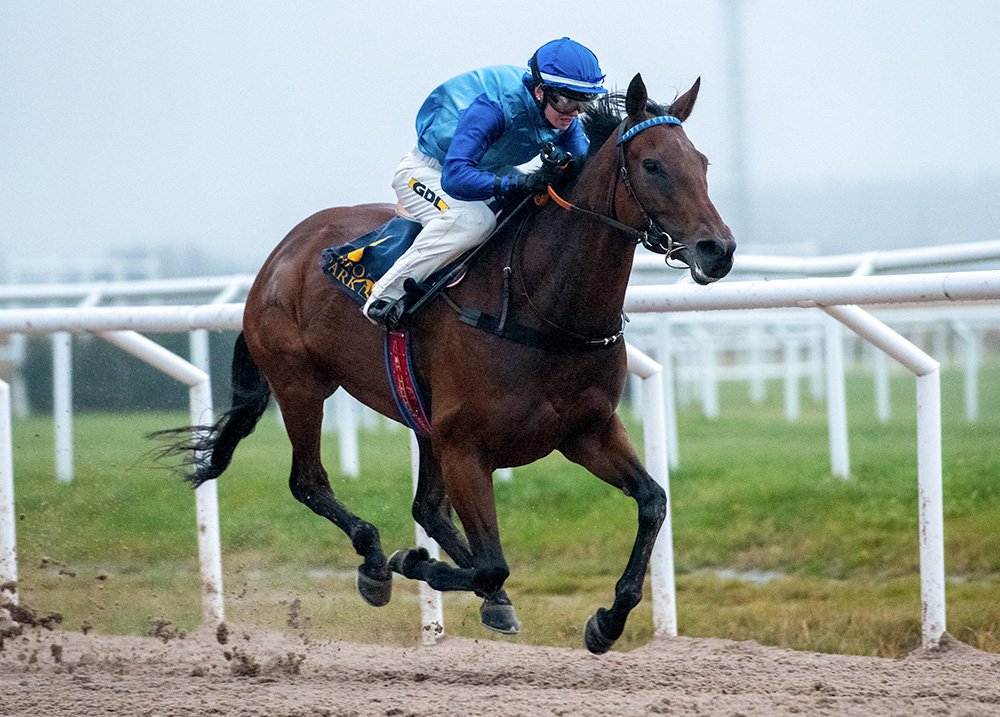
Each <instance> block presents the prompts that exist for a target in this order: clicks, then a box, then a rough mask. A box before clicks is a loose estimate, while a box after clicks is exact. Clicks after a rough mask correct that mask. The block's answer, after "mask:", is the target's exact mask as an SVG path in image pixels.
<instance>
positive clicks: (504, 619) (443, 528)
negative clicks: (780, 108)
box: [390, 438, 521, 635]
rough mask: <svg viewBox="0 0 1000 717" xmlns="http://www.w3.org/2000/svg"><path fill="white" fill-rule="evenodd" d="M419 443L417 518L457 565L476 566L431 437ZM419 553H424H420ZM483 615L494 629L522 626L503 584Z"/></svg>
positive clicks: (403, 556) (487, 602) (482, 609)
mask: <svg viewBox="0 0 1000 717" xmlns="http://www.w3.org/2000/svg"><path fill="white" fill-rule="evenodd" d="M417 443H418V444H419V445H420V470H419V475H418V479H417V490H416V495H415V496H414V499H413V519H414V520H415V521H417V523H418V524H420V526H421V527H423V529H424V530H426V531H427V534H428V535H429V536H430V537H431V538H433V539H434V540H435V541H436V542H437V544H438V545H440V546H441V548H442V549H443V550H444V551H445V552H446V553H447V554H448V556H449V557H451V559H452V560H454V561H455V563H456V565H458V566H459V567H460V568H472V567H473V562H472V550H471V549H470V547H469V542H468V541H467V540H466V538H465V536H464V535H462V533H461V531H460V530H459V529H458V528H457V527H456V526H455V522H454V520H453V519H452V509H451V508H452V506H451V501H449V500H448V496H447V495H445V489H444V478H443V477H442V474H441V465H440V464H439V463H438V460H437V458H436V457H435V456H434V450H433V446H432V444H431V441H430V439H428V438H418V439H417ZM417 557H423V556H421V555H419V553H418V554H417ZM406 558H407V554H406V553H402V554H399V555H396V559H395V560H394V561H392V559H390V560H391V561H392V562H395V563H398V564H400V566H401V565H402V562H401V561H405V560H406ZM479 615H480V618H481V619H482V621H483V625H485V626H486V627H488V628H490V629H491V630H496V631H497V632H502V633H504V634H506V635H515V634H517V633H518V632H519V631H520V629H521V623H520V621H519V620H518V619H517V614H516V613H515V611H514V605H513V603H511V601H510V598H509V597H508V596H507V593H506V592H505V591H504V590H503V589H502V588H501V589H500V590H497V591H496V592H494V593H491V594H489V595H486V596H485V597H484V598H483V604H482V605H481V606H480V607H479Z"/></svg>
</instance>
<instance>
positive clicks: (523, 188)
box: [493, 158, 572, 199]
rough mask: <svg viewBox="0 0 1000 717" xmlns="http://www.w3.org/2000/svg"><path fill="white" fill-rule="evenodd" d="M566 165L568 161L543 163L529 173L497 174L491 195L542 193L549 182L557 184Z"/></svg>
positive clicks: (505, 196) (504, 197)
mask: <svg viewBox="0 0 1000 717" xmlns="http://www.w3.org/2000/svg"><path fill="white" fill-rule="evenodd" d="M571 159H572V158H570V160H571ZM568 166H569V161H567V163H566V164H564V165H558V164H547V163H543V164H542V167H541V169H538V170H536V171H534V172H532V173H531V174H508V175H505V176H502V177H500V176H498V177H497V178H496V180H495V181H494V182H493V196H495V197H498V198H500V199H506V198H508V197H511V196H513V195H515V194H517V195H527V194H544V193H545V192H546V188H547V187H548V186H549V185H550V184H556V185H558V183H559V180H560V179H561V177H562V174H563V172H564V171H565V169H566V168H567V167H568Z"/></svg>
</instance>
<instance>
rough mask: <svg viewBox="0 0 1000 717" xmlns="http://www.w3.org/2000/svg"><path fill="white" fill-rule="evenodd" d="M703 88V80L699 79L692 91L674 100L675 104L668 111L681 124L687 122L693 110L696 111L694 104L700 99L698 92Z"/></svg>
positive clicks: (692, 86)
mask: <svg viewBox="0 0 1000 717" xmlns="http://www.w3.org/2000/svg"><path fill="white" fill-rule="evenodd" d="M700 88H701V78H700V77H699V78H698V79H697V80H695V81H694V84H693V85H691V89H690V90H688V91H687V92H685V93H684V94H683V95H681V96H680V97H678V98H677V99H676V100H674V102H673V104H671V105H670V109H669V110H667V112H669V113H670V114H672V115H673V116H674V117H676V118H677V119H679V120H680V121H681V122H686V121H687V118H688V117H690V116H691V110H693V109H694V102H695V100H697V99H698V90H699V89H700Z"/></svg>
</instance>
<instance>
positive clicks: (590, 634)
mask: <svg viewBox="0 0 1000 717" xmlns="http://www.w3.org/2000/svg"><path fill="white" fill-rule="evenodd" d="M598 614H600V611H598ZM583 642H584V644H585V645H586V646H587V649H588V650H590V651H591V652H592V653H594V654H595V655H603V654H604V653H605V652H607V651H608V650H610V649H611V646H612V645H614V644H615V641H614V640H609V639H608V638H606V637H605V636H604V633H603V632H601V626H600V624H599V623H598V622H597V614H595V615H591V617H590V619H589V620H587V626H586V627H585V628H584V629H583Z"/></svg>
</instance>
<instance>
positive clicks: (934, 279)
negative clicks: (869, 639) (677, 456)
mask: <svg viewBox="0 0 1000 717" xmlns="http://www.w3.org/2000/svg"><path fill="white" fill-rule="evenodd" d="M996 299H1000V272H997V271H976V272H950V273H936V274H919V275H910V276H881V277H866V276H856V277H852V278H813V279H808V280H799V279H791V280H778V281H748V282H747V281H745V282H738V281H737V282H724V283H720V284H714V285H712V286H708V287H694V286H683V285H674V286H634V287H632V288H630V290H629V292H628V294H627V296H626V306H625V308H626V310H627V311H629V312H632V313H642V312H650V313H658V312H687V311H716V310H738V309H749V308H780V307H800V308H802V307H808V308H820V309H822V310H823V311H825V312H826V313H827V314H829V315H830V316H832V317H833V318H835V319H837V321H839V322H840V323H842V324H844V325H846V326H848V327H849V328H851V329H852V330H853V331H855V333H857V334H858V335H859V336H862V337H863V338H865V339H866V340H868V341H870V342H871V343H872V344H873V345H875V346H877V347H878V348H880V349H881V350H882V351H884V352H886V353H887V354H888V355H890V356H892V357H893V358H895V359H897V360H898V361H899V362H900V363H901V364H903V365H904V366H905V367H906V368H908V369H909V370H910V371H912V372H913V373H914V374H915V375H916V376H917V377H918V378H917V393H918V419H917V423H918V490H919V495H920V550H921V553H920V564H921V598H922V602H923V611H922V615H923V643H924V645H926V646H933V645H936V644H938V643H939V641H940V638H941V636H942V635H943V633H944V630H945V609H944V606H945V603H944V559H943V555H944V553H943V517H942V516H943V510H942V505H941V502H942V497H941V457H940V451H941V445H940V443H941V433H940V384H939V370H938V364H937V362H936V361H934V359H932V358H931V357H930V356H928V355H927V354H926V353H924V352H923V351H921V350H920V349H919V348H917V347H916V346H914V345H913V344H911V343H910V342H908V341H907V340H905V339H904V338H903V337H902V336H900V335H899V334H897V333H896V332H894V331H892V330H891V329H889V328H888V327H887V326H886V325H885V324H883V323H882V322H880V321H879V320H878V319H876V318H874V317H873V316H871V315H870V314H867V313H865V312H864V311H862V310H861V309H859V308H857V307H856V306H853V305H854V304H874V305H885V304H895V303H921V302H928V301H931V302H956V301H979V300H996ZM241 315H242V305H241V304H233V303H222V302H220V303H216V304H211V305H202V306H187V307H163V306H142V307H129V308H127V309H126V308H124V307H102V306H89V307H79V308H75V309H67V308H26V309H7V310H0V333H21V334H24V333H43V334H45V333H58V332H71V331H92V332H96V333H98V334H100V335H102V336H103V337H104V338H106V339H108V340H109V341H112V342H113V343H116V345H119V346H121V347H122V348H126V350H130V351H132V352H133V353H136V354H137V355H140V354H142V355H140V357H141V358H144V360H150V359H149V356H148V355H151V354H154V353H157V352H156V351H155V350H152V349H151V348H150V347H149V346H148V344H147V343H146V342H148V339H144V338H143V337H139V336H137V335H136V334H134V333H132V332H136V331H151V332H157V331H173V332H177V331H190V330H208V329H219V328H235V327H238V326H239V324H240V317H241ZM150 343H151V342H150ZM830 343H831V344H832V343H837V344H839V343H840V342H830ZM161 350H162V349H161ZM171 356H172V354H171ZM637 357H638V354H637V353H636V352H635V351H634V350H633V351H631V352H630V363H632V364H636V362H638V363H639V367H640V370H646V371H647V372H649V371H652V373H651V374H650V376H652V375H653V374H656V375H659V373H658V372H657V371H654V370H653V369H652V368H651V366H652V365H653V364H652V362H651V361H650V362H649V363H648V364H646V367H645V369H642V365H643V363H644V360H643V359H639V358H637ZM173 359H176V360H177V361H179V362H183V360H182V359H179V358H178V357H173ZM171 360H172V359H171ZM183 363H184V364H187V362H183ZM192 369H193V370H192ZM194 370H197V367H193V366H191V365H190V364H187V366H186V367H181V365H180V364H178V365H176V366H175V367H174V369H173V371H174V373H171V375H173V376H174V377H175V378H179V379H180V380H182V381H184V382H186V383H187V384H188V385H189V386H194V384H196V383H200V374H198V373H194ZM201 373H203V372H201ZM206 380H207V377H206ZM841 380H842V375H841ZM828 381H832V382H833V383H834V384H835V383H836V377H835V376H830V377H828ZM827 390H828V391H834V392H836V391H841V392H842V388H840V389H838V388H837V387H836V386H835V385H834V386H833V387H831V386H830V385H828V387H827ZM4 395H5V396H7V395H8V394H7V393H6V392H5V393H4ZM658 395H659V396H660V397H662V395H663V394H662V392H661V393H659V394H658ZM192 396H194V389H193V388H192ZM655 400H656V399H655V398H654V399H649V403H650V405H655ZM210 401H211V399H210V396H209V398H208V405H210ZM8 405H9V400H8ZM205 405H206V404H205V403H204V401H202V404H201V405H200V406H197V407H196V405H195V401H194V398H192V416H194V415H195V411H196V410H197V411H198V412H199V413H198V415H199V416H200V415H201V411H203V410H204V408H205ZM8 410H9V409H8ZM195 422H197V420H196V421H195ZM838 422H839V419H838ZM8 423H9V421H8ZM833 423H834V422H833V421H831V431H833V430H835V428H834V427H833V425H832V424H833ZM660 425H662V424H660ZM8 431H9V427H8ZM665 432H666V430H665V427H664V430H662V431H658V434H659V435H663V433H665ZM845 433H846V429H845ZM845 445H846V443H845ZM2 446H3V442H2V440H0V447H2ZM649 460H650V459H649V456H647V461H649ZM841 472H842V473H843V474H844V475H845V476H846V473H847V468H846V459H845V461H844V465H838V461H837V458H836V457H835V458H834V473H835V474H840V473H841ZM0 473H2V462H0ZM662 473H663V479H664V482H665V481H666V477H667V462H666V460H665V459H664V461H663V467H662ZM654 477H655V476H654ZM206 485H209V484H206ZM203 488H204V486H203ZM199 490H201V489H199ZM0 495H2V494H0ZM213 502H214V501H213ZM11 503H12V501H11ZM12 519H13V518H12V515H11V520H12ZM202 532H203V530H202V526H199V538H200V537H201V533H202ZM669 532H670V531H669V530H665V531H664V532H663V534H661V541H662V540H666V539H669ZM6 537H8V536H7V534H6V532H5V531H0V538H6ZM11 540H12V536H11ZM216 544H217V530H216ZM5 547H7V546H3V545H0V555H2V554H3V549H4V548H5ZM10 550H11V551H12V550H13V548H12V547H10ZM663 550H664V548H662V546H661V545H660V544H658V547H657V553H658V554H659V555H662V551H663ZM671 552H672V551H671ZM202 557H203V558H204V557H205V556H204V554H203V555H202ZM670 559H671V560H672V556H671V558H670ZM209 562H210V563H211V562H212V561H211V559H209ZM216 570H218V572H217V573H215V572H213V571H216ZM206 571H207V572H206ZM670 572H671V574H670V579H669V582H670V585H671V586H672V583H673V574H672V569H671V571H670ZM206 574H210V579H204V582H206V583H207V585H208V587H209V588H212V587H213V586H215V588H216V592H217V593H218V595H217V596H215V597H211V599H209V598H206V599H205V600H204V601H203V612H204V615H205V619H206V620H207V621H214V620H219V619H221V616H222V608H221V584H222V583H221V568H216V567H214V566H212V565H209V566H208V568H206V567H204V565H203V578H204V576H205V575H206ZM2 579H3V575H0V582H2V581H3V580H2ZM213 581H214V582H213ZM660 582H661V581H660V580H659V579H658V578H657V577H654V581H653V583H654V587H657V586H658V585H659V584H660ZM657 590H658V591H659V590H660V588H659V587H657ZM661 597H663V596H660V595H659V592H658V597H656V598H654V601H655V600H656V599H660V598H661ZM661 604H662V603H661ZM671 610H672V607H671ZM657 614H658V613H657V610H656V608H655V607H654V616H656V615H657ZM655 619H656V620H657V621H658V624H657V625H656V630H657V632H658V634H664V633H666V634H672V633H671V630H673V631H674V633H675V631H676V627H675V620H674V622H673V625H672V624H671V618H670V617H669V616H665V615H663V614H662V613H660V614H659V617H658V618H655Z"/></svg>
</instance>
